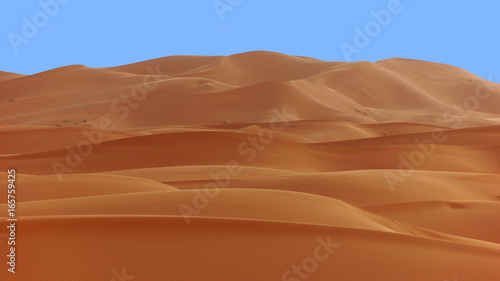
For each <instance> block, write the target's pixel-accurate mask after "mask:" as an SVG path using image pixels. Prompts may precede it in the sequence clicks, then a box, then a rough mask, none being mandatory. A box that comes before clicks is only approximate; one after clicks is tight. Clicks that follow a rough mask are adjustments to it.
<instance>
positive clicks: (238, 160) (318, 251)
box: [0, 52, 500, 281]
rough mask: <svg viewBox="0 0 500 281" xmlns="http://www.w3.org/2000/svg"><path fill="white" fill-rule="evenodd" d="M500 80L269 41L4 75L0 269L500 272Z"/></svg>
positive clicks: (106, 274)
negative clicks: (273, 47) (248, 48)
mask: <svg viewBox="0 0 500 281" xmlns="http://www.w3.org/2000/svg"><path fill="white" fill-rule="evenodd" d="M499 159H500V85H499V84H496V83H493V82H490V81H487V80H484V79H482V78H479V77H477V76H475V75H473V74H471V73H469V72H467V71H466V70H463V69H460V68H456V67H453V66H449V65H443V64H438V63H433V62H425V61H416V60H409V59H400V58H394V59H388V60H383V61H379V62H376V63H371V62H353V63H348V62H325V61H320V60H316V59H312V58H306V57H296V56H288V55H283V54H279V53H271V52H250V53H243V54H237V55H232V56H226V57H223V56H213V57H203V56H174V57H165V58H160V59H155V60H151V61H145V62H140V63H135V64H131V65H125V66H119V67H110V68H89V67H86V66H81V65H76V66H66V67H61V68H57V69H53V70H50V71H46V72H42V73H38V74H34V75H20V74H14V73H7V72H0V179H1V182H2V184H1V185H0V191H1V192H2V195H1V196H0V209H1V216H2V217H1V219H2V221H3V223H2V224H7V222H6V220H7V218H8V213H7V209H8V206H7V196H6V195H7V190H8V188H7V184H8V183H7V170H9V169H15V170H16V175H17V176H16V201H17V205H16V210H17V211H16V212H17V213H16V217H17V218H18V221H17V231H16V233H17V236H16V273H15V274H12V273H10V272H8V271H7V266H6V263H5V261H6V259H7V258H6V256H5V255H6V253H7V252H8V248H7V247H8V246H7V240H6V238H7V236H6V235H7V232H6V231H7V230H6V228H5V226H4V227H2V229H3V230H2V232H1V233H0V234H1V235H2V236H0V244H1V246H0V247H1V249H2V264H3V266H2V270H1V271H0V279H1V280H26V281H37V280H40V281H49V280H51V281H52V280H65V281H69V280H118V281H121V280H137V281H139V280H148V281H150V280H186V281H194V280H262V281H263V280H274V281H276V280H285V281H286V280H289V281H300V280H329V281H330V280H374V281H381V280H384V281H403V280H404V281H434V280H435V281H444V280H450V281H451V280H455V281H458V280H460V281H465V280H471V281H480V280H481V281H498V280H500V235H499V233H500V223H499V222H500V185H499V184H500V160H499Z"/></svg>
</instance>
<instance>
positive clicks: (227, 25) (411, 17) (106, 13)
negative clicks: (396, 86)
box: [0, 0, 500, 82]
mask: <svg viewBox="0 0 500 281" xmlns="http://www.w3.org/2000/svg"><path fill="white" fill-rule="evenodd" d="M44 3H45V4H44ZM2 4H3V9H1V11H0V21H1V24H0V35H1V40H0V54H1V55H0V70H3V71H10V72H16V73H23V74H33V73H37V72H41V71H45V70H48V69H52V68H56V67H60V66H65V65H71V64H84V65H87V66H90V67H105V66H116V65H123V64H128V63H133V62H138V61H143V60H147V59H153V58H158V57H164V56H171V55H230V54H234V53H240V52H246V51H254V50H267V51H275V52H281V53H286V54H290V55H300V56H309V57H314V58H318V59H322V60H327V61H346V60H350V61H361V60H368V61H378V60H381V59H385V58H391V57H404V58H413V59H420V60H427V61H434V62H441V63H446V64H451V65H455V66H458V67H462V68H465V69H467V70H469V71H471V72H473V73H475V74H476V75H479V76H481V77H483V78H488V77H489V78H490V79H492V80H493V81H496V82H499V81H500V55H499V51H498V50H499V49H500V48H499V47H500V46H499V45H500V44H499V42H500V38H499V37H498V34H499V33H498V31H499V29H498V27H499V24H498V11H499V10H500V3H499V2H497V1H481V0H478V1H467V3H466V1H431V0H400V1H398V0H371V1H365V0H360V1H331V0H317V1H315V0H311V1H293V0H289V1H269V0H266V1H264V0H217V1H213V0H173V1H165V0H142V1H113V0H110V1H96V0H85V1H81V0H40V1H7V2H4V3H2Z"/></svg>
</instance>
